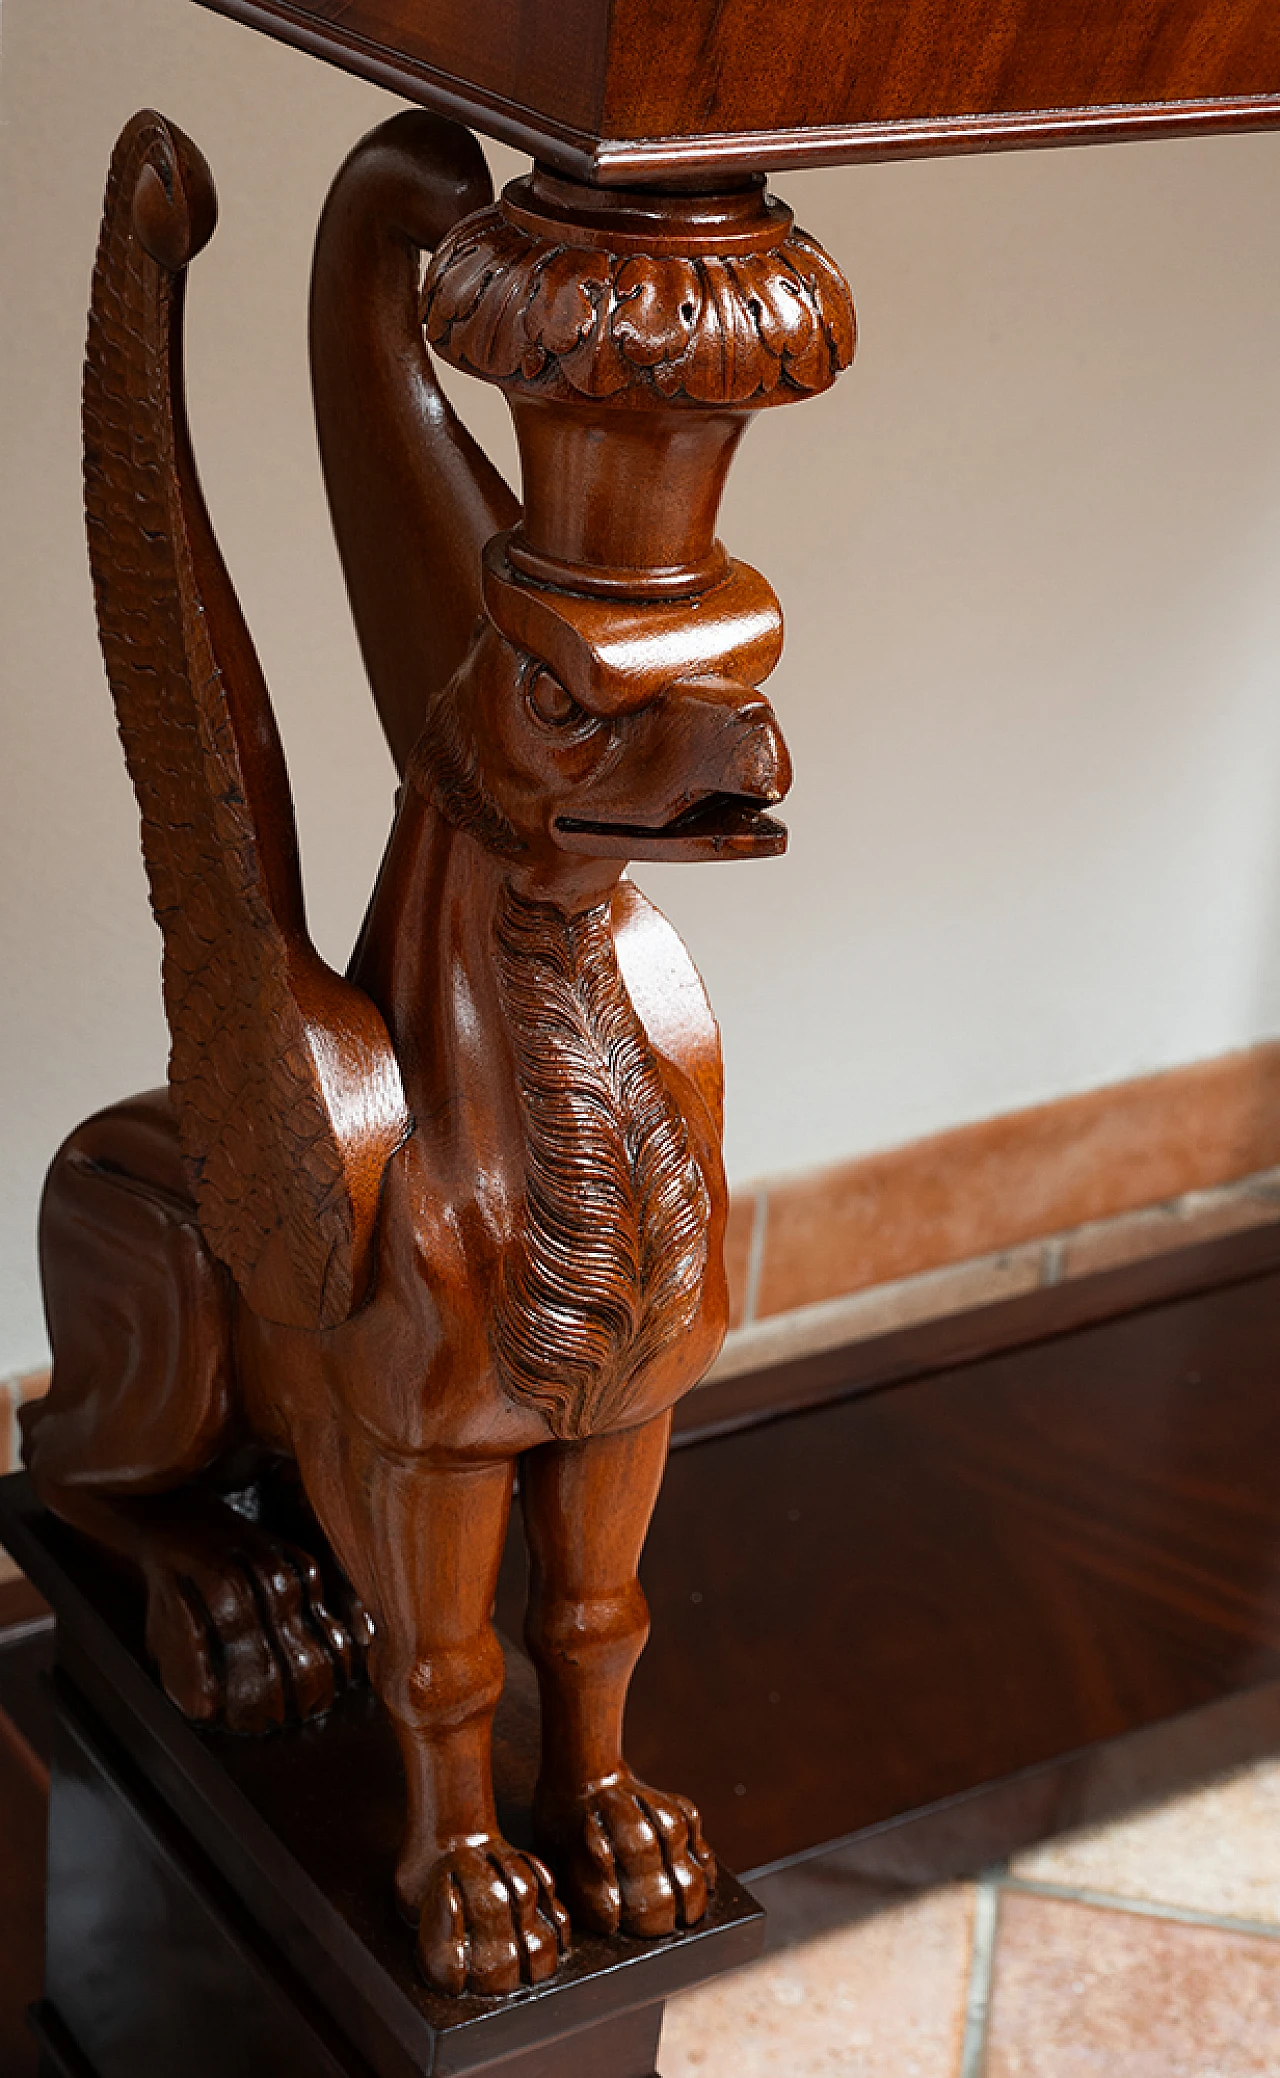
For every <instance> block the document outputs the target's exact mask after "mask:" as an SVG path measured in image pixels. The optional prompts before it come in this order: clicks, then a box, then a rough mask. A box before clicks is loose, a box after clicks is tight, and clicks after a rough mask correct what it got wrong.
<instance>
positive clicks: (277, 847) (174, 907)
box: [84, 110, 411, 1328]
mask: <svg viewBox="0 0 1280 2078" xmlns="http://www.w3.org/2000/svg"><path fill="white" fill-rule="evenodd" d="M215 216H216V201H215V197H214V190H213V183H212V180H211V178H210V174H209V169H208V167H207V166H206V164H205V162H204V160H203V158H202V157H201V155H200V153H199V152H198V151H197V150H196V148H195V147H194V145H192V144H191V143H190V141H189V140H188V139H187V138H185V137H184V136H183V135H182V133H181V132H180V131H179V130H177V129H176V128H174V127H173V126H172V125H170V124H168V123H166V122H165V121H164V120H163V119H162V118H161V117H160V116H157V115H155V114H153V113H152V112H150V111H147V110H144V111H143V112H142V113H141V114H139V115H137V116H135V117H134V118H133V120H132V121H131V122H130V123H129V124H128V126H127V128H126V129H125V131H124V132H123V134H122V136H121V138H120V140H119V143H118V144H117V146H116V150H115V153H114V156H113V158H112V162H111V171H110V175H109V178H108V184H107V194H106V204H105V211H104V219H103V228H102V237H101V242H100V245H99V248H98V258H97V265H96V267H95V270H94V279H93V303H92V310H91V314H90V320H89V341H88V349H87V355H86V365H85V383H84V443H85V506H86V513H87V518H88V531H89V560H90V565H91V568H92V572H93V582H94V593H95V598H96V602H97V609H98V623H99V629H100V633H101V637H102V648H103V654H104V656H105V658H106V665H107V675H108V678H109V679H110V683H111V691H112V695H113V698H114V700H115V706H116V715H117V719H118V721H119V725H120V735H121V740H122V742H123V744H124V752H125V758H126V761H127V763H128V767H129V772H130V776H131V778H132V780H133V784H134V788H135V791H136V793H137V796H138V805H139V807H140V809H141V813H142V846H143V853H144V857H145V860H146V867H147V874H148V878H149V881H150V887H151V900H152V906H153V908H154V910H155V915H156V920H157V922H158V923H159V925H160V928H161V931H162V933H163V937H164V962H163V977H164V999H165V1007H166V1010H167V1012H168V1017H169V1026H170V1032H171V1037H172V1051H171V1055H170V1062H169V1079H170V1087H171V1090H172V1094H173V1098H174V1102H175V1106H176V1110H177V1115H178V1123H179V1131H180V1135H181V1141H182V1149H183V1155H184V1158H185V1161H186V1166H187V1172H188V1176H189V1179H190V1183H191V1187H192V1191H193V1194H194V1198H195V1202H196V1206H197V1209H198V1213H199V1219H200V1225H201V1228H202V1230H203V1232H204V1235H205V1238H206V1240H207V1241H208V1244H209V1246H210V1248H211V1249H212V1250H213V1252H214V1254H215V1255H216V1256H218V1257H219V1259H220V1260H221V1261H222V1262H224V1263H225V1264H226V1265H227V1267H228V1268H229V1269H230V1271H231V1273H232V1275H233V1276H234V1278H235V1280H236V1283H237V1285H238V1286H239V1288H240V1290H241V1292H242V1293H243V1295H244V1296H245V1298H246V1299H247V1300H248V1302H249V1304H250V1305H251V1306H252V1307H253V1308H254V1310H255V1311H256V1312H258V1313H260V1314H262V1315H263V1316H264V1317H266V1318H268V1319H271V1320H277V1321H282V1322H286V1323H288V1324H290V1325H293V1326H297V1327H307V1328H321V1327H332V1326H335V1325H337V1324H338V1323H339V1322H340V1321H342V1320H344V1319H345V1318H346V1317H347V1316H348V1315H349V1314H350V1313H351V1311H352V1310H353V1308H354V1307H356V1306H357V1305H359V1303H360V1301H361V1299H362V1297H363V1296H364V1294H365V1291H366V1289H367V1284H368V1279H369V1275H370V1271H371V1267H372V1257H373V1245H374V1232H375V1226H376V1221H377V1209H378V1199H379V1195H380V1191H381V1186H382V1179H383V1175H384V1172H385V1169H386V1165H387V1162H388V1161H389V1160H390V1158H391V1155H392V1154H393V1153H394V1151H395V1149H396V1148H397V1147H398V1146H400V1145H401V1144H402V1142H403V1141H404V1139H405V1137H406V1135H407V1134H408V1132H409V1131H410V1130H411V1121H410V1119H409V1116H408V1112H407V1109H406V1105H405V1099H404V1092H403V1088H402V1085H401V1081H400V1073H399V1069H398V1066H397V1063H396V1060H395V1056H394V1054H393V1051H392V1047H391V1042H390V1039H389V1037H388V1035H387V1030H386V1027H385V1025H384V1024H383V1022H382V1019H381V1017H380V1016H379V1014H378V1012H377V1010H376V1009H375V1008H374V1006H373V1004H372V1003H371V1002H370V1001H369V999H368V998H367V997H366V996H365V995H364V994H363V993H362V992H361V991H360V990H358V989H356V988H354V987H352V986H351V985H350V984H349V983H348V982H345V981H343V980H341V979H340V978H339V977H338V976H337V975H336V974H335V973H333V971H332V970H331V969H330V968H328V967H327V966H325V964H324V963H323V961H322V960H321V959H320V958H319V956H318V955H317V953H316V952H315V949H314V947H313V946H312V944H311V942H310V939H309V938H308V936H307V931H306V923H305V915H304V910H303V904H302V892H301V881H300V874H299V868H298V855H297V835H296V829H295V824H294V816H293V805H292V801H291V798H290V794H289V785H288V778H287V774H286V771H285V766H284V759H283V754H282V752H281V748H280V743H279V739H278V737H277V734H276V730H275V724H274V720H273V717H272V713H271V707H270V702H269V699H268V696H267V690H266V686H265V684H264V682H263V678H262V673H261V669H260V667H259V664H258V660H257V657H256V655H255V653H254V650H253V645H252V642H251V640H250V637H249V634H248V630H247V629H246V627H245V624H244V620H243V617H242V616H241V613H240V610H239V605H238V603H237V600H236V597H235V593H234V591H233V589H232V586H231V581H230V578H229V577H228V575H227V572H226V569H225V566H224V565H223V563H222V559H221V556H220V555H219V552H218V549H217V546H216V543H215V542H214V539H213V533H212V529H211V527H210V524H209V519H208V515H207V512H206V510H205V506H204V501H203V497H202V495H201V492H200V487H199V482H198V479H197V476H196V472H195V467H194V463H193V460H192V456H191V449H190V442H189V439H188V435H187V428H186V419H185V411H184V405H183V384H182V363H181V317H182V298H183V291H184V286H185V273H184V270H185V268H186V265H187V262H188V261H189V260H190V259H191V258H192V257H193V256H194V255H195V254H196V253H198V252H199V251H200V250H201V248H202V247H203V246H204V245H205V244H207V242H208V240H209V238H210V236H211V235H212V232H213V226H214V221H215Z"/></svg>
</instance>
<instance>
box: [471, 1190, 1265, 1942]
mask: <svg viewBox="0 0 1280 2078" xmlns="http://www.w3.org/2000/svg"><path fill="white" fill-rule="evenodd" d="M962 1357H963V1358H964V1359H967V1360H965V1361H960V1360H959V1359H960V1358H962ZM770 1390H771V1391H772V1394H773V1398H774V1404H775V1407H778V1406H780V1405H781V1406H782V1411H781V1412H779V1413H775V1415H774V1417H773V1418H771V1419H763V1418H761V1417H762V1409H764V1408H765V1407H766V1405H767V1402H768V1396H769V1392H770ZM713 1395H714V1399H713ZM842 1395H843V1397H842ZM700 1397H701V1396H700V1395H694V1396H693V1397H692V1398H691V1399H690V1400H689V1401H686V1402H685V1403H684V1409H683V1414H684V1421H685V1432H684V1433H685V1438H686V1444H687V1447H685V1448H682V1449H678V1450H677V1451H676V1453H675V1455H674V1456H673V1458H672V1461H671V1465H670V1467H669V1469H668V1473H667V1479H666V1484H665V1486H664V1488H663V1492H662V1496H661V1499H660V1501H659V1504H658V1511H657V1514H656V1516H655V1519H654V1524H653V1528H652V1530H651V1532H650V1537H649V1541H648V1545H647V1547H646V1553H645V1560H644V1565H643V1568H642V1579H643V1581H644V1584H645V1588H646V1591H647V1593H648V1595H649V1599H650V1602H651V1605H652V1607H653V1612H654V1642H653V1644H652V1645H651V1647H650V1649H649V1651H648V1652H647V1653H646V1655H645V1657H644V1658H643V1659H642V1661H641V1663H640V1667H639V1669H638V1671H637V1675H636V1680H635V1685H634V1688H633V1691H632V1699H631V1705H630V1711H629V1716H628V1728H629V1739H630V1750H631V1753H632V1756H633V1758H634V1762H635V1765H636V1766H637V1767H638V1768H639V1769H640V1770H641V1771H642V1772H650V1771H651V1772H652V1774H653V1776H654V1778H655V1779H656V1780H658V1781H678V1782H681V1783H683V1784H685V1785H686V1786H687V1788H688V1791H689V1793H690V1794H691V1795H692V1796H693V1797H694V1798H695V1799H696V1800H697V1802H698V1804H699V1806H700V1808H701V1810H702V1812H703V1815H704V1818H705V1821H706V1826H707V1833H708V1837H709V1838H710V1839H711V1840H713V1841H714V1842H715V1844H716V1846H717V1848H718V1849H719V1850H720V1851H721V1852H722V1853H724V1854H725V1855H726V1856H727V1858H728V1859H729V1861H730V1863H731V1864H732V1866H733V1867H735V1868H737V1869H741V1870H744V1871H746V1872H748V1880H751V1881H756V1880H757V1879H758V1878H759V1877H760V1876H761V1875H762V1873H763V1872H765V1871H767V1870H769V1869H771V1868H776V1867H779V1866H782V1865H785V1864H786V1863H788V1862H792V1861H795V1860H797V1859H799V1858H801V1857H803V1856H806V1855H812V1854H820V1853H823V1852H827V1851H830V1850H831V1849H833V1848H834V1847H835V1846H836V1845H837V1844H842V1846H843V1853H842V1861H843V1862H845V1863H846V1864H847V1865H848V1866H851V1867H856V1868H859V1869H860V1870H861V1871H862V1872H864V1873H865V1874H867V1875H875V1876H880V1877H890V1878H900V1879H903V1880H907V1881H915V1882H921V1881H929V1880H932V1879H934V1878H937V1877H941V1876H949V1875H954V1874H959V1873H962V1872H965V1871H972V1870H974V1869H976V1868H979V1867H981V1866H983V1864H984V1863H986V1862H989V1861H993V1860H997V1859H999V1858H1001V1857H1002V1856H1003V1855H1005V1854H1007V1853H1009V1852H1010V1851H1011V1850H1012V1849H1014V1848H1015V1847H1018V1846H1022V1845H1024V1844H1026V1843H1027V1842H1029V1841H1031V1840H1034V1839H1038V1838H1042V1837H1044V1836H1045V1835H1047V1834H1049V1833H1052V1832H1054V1831H1057V1830H1060V1829H1061V1828H1062V1827H1064V1826H1068V1825H1073V1824H1078V1823H1081V1822H1084V1821H1088V1820H1092V1819H1095V1818H1101V1817H1103V1816H1105V1815H1107V1814H1109V1813H1111V1812H1113V1811H1116V1810H1118V1809H1122V1808H1124V1807H1126V1806H1128V1805H1132V1804H1133V1803H1134V1802H1136V1801H1139V1800H1142V1799H1144V1798H1147V1797H1150V1796H1153V1795H1157V1794H1161V1793H1163V1792H1165V1791H1167V1790H1172V1789H1174V1788H1177V1787H1180V1786H1184V1785H1186V1784H1187V1783H1189V1782H1192V1781H1195V1780H1196V1779H1197V1778H1198V1777H1199V1778H1203V1777H1204V1776H1205V1775H1207V1774H1209V1773H1212V1772H1213V1771H1214V1770H1216V1769H1219V1768H1223V1767H1226V1766H1230V1765H1233V1764H1234V1763H1236V1762H1238V1761H1243V1760H1247V1759H1249V1758H1252V1757H1253V1756H1255V1755H1257V1754H1260V1753H1264V1752H1268V1751H1280V1227H1270V1228H1267V1229H1262V1230H1259V1231H1257V1232H1254V1233H1251V1234H1246V1235H1239V1236H1235V1237H1233V1238H1231V1239H1229V1240H1224V1241H1221V1242H1214V1243H1210V1244H1206V1245H1204V1246H1201V1247H1198V1248H1195V1249H1188V1250H1186V1251H1183V1252H1181V1253H1180V1254H1179V1255H1171V1256H1168V1257H1165V1258H1163V1259H1161V1260H1160V1261H1157V1262H1152V1263H1148V1264H1142V1265H1135V1266H1133V1267H1132V1268H1129V1269H1125V1270H1122V1271H1117V1272H1109V1273H1107V1274H1105V1275H1103V1276H1099V1277H1095V1278H1091V1279H1088V1280H1082V1281H1081V1283H1080V1284H1079V1285H1077V1286H1075V1287H1059V1288H1058V1289H1057V1290H1056V1291H1049V1292H1044V1293H1038V1294H1035V1295H1033V1296H1032V1297H1030V1298H1024V1299H1018V1300H1014V1301H1011V1302H1009V1303H1007V1304H1006V1305H1004V1306H999V1307H991V1308H989V1309H985V1311H984V1313H983V1314H981V1315H971V1316H968V1317H966V1318H956V1319H953V1320H950V1321H942V1322H937V1323H935V1324H933V1326H932V1327H931V1328H930V1329H929V1330H922V1329H912V1330H910V1331H906V1332H904V1333H903V1334H901V1335H896V1336H888V1337H885V1338H884V1339H883V1341H882V1342H881V1343H880V1344H879V1345H878V1347H876V1346H872V1345H866V1344H864V1345H862V1346H861V1347H860V1348H851V1349H849V1350H847V1351H844V1352H833V1353H828V1354H827V1355H824V1356H822V1357H815V1358H812V1359H807V1360H805V1361H804V1362H801V1363H797V1364H795V1365H793V1366H791V1367H788V1368H787V1369H786V1370H783V1369H782V1368H781V1367H779V1369H778V1371H777V1372H776V1373H775V1375H774V1376H773V1378H772V1380H771V1381H769V1380H766V1379H765V1377H764V1376H763V1374H762V1376H761V1377H760V1378H758V1379H756V1380H749V1379H743V1380H740V1381H739V1380H730V1381H727V1382H726V1383H725V1385H724V1386H722V1387H721V1386H717V1387H712V1388H709V1389H708V1392H707V1408H706V1412H705V1415H704V1416H703V1419H704V1421H705V1423H706V1426H705V1428H703V1429H702V1430H701V1432H700V1431H699V1428H698V1420H699V1413H700V1410H699V1408H698V1404H697V1403H698V1400H699V1398H700ZM824 1401H825V1404H822V1402H824ZM787 1402H789V1403H790V1411H787V1408H786V1405H785V1404H784V1403H787ZM735 1422H740V1423H744V1424H750V1423H754V1424H755V1425H754V1426H750V1425H745V1426H741V1427H739V1428H738V1429H737V1431H736V1432H734V1428H733V1424H734V1423H735ZM518 1570H519V1554H516V1553H513V1554H512V1555H511V1557H510V1560H509V1566H508V1578H507V1598H506V1599H504V1601H503V1603H501V1604H500V1611H501V1612H503V1613H504V1615H505V1619H506V1620H509V1619H510V1612H511V1610H512V1609H513V1608H514V1606H515V1605H516V1603H517V1602H518V1599H519V1592H518V1584H517V1581H516V1579H515V1578H514V1577H513V1576H515V1575H516V1574H517V1573H518ZM761 1895H762V1896H764V1897H765V1898H766V1902H767V1892H766V1891H762V1892H761Z"/></svg>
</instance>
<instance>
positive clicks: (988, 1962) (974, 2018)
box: [958, 1875, 1000, 2078]
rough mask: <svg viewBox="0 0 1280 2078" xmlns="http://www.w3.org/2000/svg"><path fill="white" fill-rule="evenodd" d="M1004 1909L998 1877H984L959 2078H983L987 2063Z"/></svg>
mask: <svg viewBox="0 0 1280 2078" xmlns="http://www.w3.org/2000/svg"><path fill="white" fill-rule="evenodd" d="M999 1905H1000V1879H999V1876H998V1875H987V1876H980V1877H979V1878H978V1880H977V1883H976V1884H975V1885H974V1893H973V1946H972V1950H971V1954H970V1962H969V1991H968V1996H967V1998H966V2001H965V2011H964V2040H963V2043H962V2044H961V2049H960V2068H959V2072H958V2078H983V2072H984V2070H985V2068H986V2062H987V2014H988V2012H989V2010H990V2006H991V1978H992V1973H993V1969H994V1965H995V1954H996V1919H997V1915H998V1912H999Z"/></svg>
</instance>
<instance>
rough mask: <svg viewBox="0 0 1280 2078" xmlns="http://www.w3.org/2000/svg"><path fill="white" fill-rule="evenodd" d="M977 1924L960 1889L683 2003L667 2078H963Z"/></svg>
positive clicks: (790, 1952)
mask: <svg viewBox="0 0 1280 2078" xmlns="http://www.w3.org/2000/svg"><path fill="white" fill-rule="evenodd" d="M972 1919H973V1902H972V1892H971V1890H970V1889H969V1887H968V1886H967V1885H958V1884H957V1885H951V1886H949V1887H948V1888H946V1889H943V1890H936V1891H930V1892H927V1893H925V1894H924V1895H923V1896H920V1897H915V1898H912V1899H911V1900H910V1901H909V1902H907V1903H904V1904H896V1905H893V1906H891V1907H890V1908H889V1909H888V1910H886V1911H883V1912H879V1913H877V1914H876V1915H875V1916H874V1917H871V1918H866V1919H862V1920H860V1921H859V1922H858V1923H857V1924H855V1925H853V1926H848V1927H843V1928H841V1929H840V1930H839V1931H837V1932H829V1933H825V1934H822V1935H820V1936H819V1937H818V1938H817V1939H815V1940H810V1941H807V1942H803V1943H800V1944H799V1945H797V1946H795V1947H792V1948H785V1949H783V1950H781V1951H780V1952H779V1953H778V1954H775V1955H771V1956H768V1957H766V1958H765V1959H764V1961H762V1962H759V1963H753V1964H752V1965H751V1966H750V1967H749V1968H748V1969H745V1970H740V1971H738V1972H737V1973H736V1974H735V1975H734V1976H732V1977H729V1978H726V1979H724V1980H722V1981H721V1982H720V1983H718V1984H709V1985H705V1986H704V1987H703V1988H702V1989H701V1990H699V1991H693V1992H687V1993H686V1994H685V1995H684V1996H683V1997H682V1998H678V1999H673V2000H672V2001H671V2004H670V2005H669V2006H668V2008H667V2017H666V2021H665V2024H664V2026H663V2031H662V2048H661V2051H660V2054H659V2058H658V2064H659V2068H660V2070H661V2072H662V2078H783V2074H786V2078H955V2074H956V2070H957V2067H958V2063H959V2056H960V2044H961V2040H962V2037H963V2033H964V2012H965V2000H966V1996H967V1991H968V1977H969V1943H970V1930H971V1926H972Z"/></svg>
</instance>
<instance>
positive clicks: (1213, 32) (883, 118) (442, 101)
mask: <svg viewBox="0 0 1280 2078" xmlns="http://www.w3.org/2000/svg"><path fill="white" fill-rule="evenodd" d="M203 4H205V5H208V6H212V7H214V8H216V9H217V10H218V11H219V12H221V13H223V14H228V15H232V16H234V17H235V18H236V19H238V20H240V21H243V22H247V23H250V24H251V25H252V26H254V27H255V28H258V29H264V30H266V31H267V32H268V34H270V35H273V36H278V37H281V38H283V39H284V40H285V41H286V42H290V43H294V44H296V45H298V46H299V47H300V48H301V49H303V50H308V51H311V52H314V53H315V54H316V55H318V56H320V57H324V58H327V59H329V60H331V61H332V62H333V63H335V64H338V65H341V66H343V67H344V68H345V69H346V70H348V71H352V72H358V73H361V74H363V75H364V76H365V77H366V78H369V79H375V80H377V81H379V82H380V83H381V84H382V85H384V86H388V87H391V88H392V89H393V90H394V91H396V92H398V93H402V94H405V95H407V96H408V97H409V98H410V99H413V100H421V101H424V102H426V103H427V104H428V105H430V106H433V107H437V108H439V109H441V110H443V111H444V112H445V113H447V114H451V115H457V116H461V117H462V118H463V119H464V120H465V121H467V122H469V123H472V124H474V125H475V127H476V128H478V129H481V130H485V131H487V132H488V133H489V134H490V135H492V136H495V137H501V138H503V139H505V140H506V141H507V142H508V143H511V144H514V145H516V146H518V147H519V148H521V149H523V150H527V151H529V152H531V153H533V154H534V155H535V156H537V157H538V158H539V159H542V160H543V161H545V162H546V163H548V164H550V165H557V166H560V167H563V168H564V169H565V170H566V171H568V172H571V173H575V174H577V175H579V176H581V177H584V178H589V179H592V180H596V181H601V182H604V183H612V182H619V183H624V184H625V183H626V182H628V181H631V182H635V181H648V180H653V181H660V180H663V179H670V178H672V177H677V178H678V177H688V176H693V175H699V176H705V175H707V174H711V173H715V172H717V171H718V172H721V173H723V172H728V171H732V170H737V169H744V170H745V169H753V168H757V167H761V166H768V167H773V168H781V167H783V166H791V165H818V166H832V165H841V164H846V163H850V162H856V161H858V160H867V159H883V158H897V157H906V156H914V155H928V154H935V153H940V152H957V151H989V150H993V149H1001V148H1007V147H1010V146H1022V145H1035V144H1046V145H1047V144H1063V143H1082V142H1086V141H1089V140H1090V139H1100V140H1106V139H1115V138H1120V137H1140V136H1177V135H1181V134H1184V133H1186V132H1189V131H1203V130H1225V129H1248V128H1251V127H1262V126H1267V125H1271V124H1274V123H1276V122H1280V17H1278V16H1277V13H1276V10H1275V8H1274V7H1273V6H1272V5H1271V4H1270V0H1227V4H1224V0H1115V4H1113V5H1111V6H1108V7H1100V6H1098V5H1097V4H1095V0H952V4H949V5H947V6H939V5H938V4H937V0H834V4H833V0H792V4H790V5H788V6H787V7H785V8H782V9H779V8H778V7H777V6H776V5H768V4H766V0H687V4H685V0H680V4H677V0H350V4H348V5H345V6H343V7H342V8H340V9H337V8H333V7H331V6H328V5H324V4H321V0H203Z"/></svg>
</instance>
